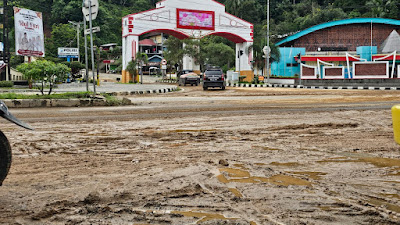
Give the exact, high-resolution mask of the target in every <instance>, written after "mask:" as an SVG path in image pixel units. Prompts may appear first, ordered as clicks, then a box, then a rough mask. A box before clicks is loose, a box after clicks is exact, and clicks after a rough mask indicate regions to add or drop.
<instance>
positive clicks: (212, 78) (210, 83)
mask: <svg viewBox="0 0 400 225" xmlns="http://www.w3.org/2000/svg"><path fill="white" fill-rule="evenodd" d="M209 87H219V88H221V89H222V90H225V75H224V73H223V72H222V70H221V69H219V68H213V69H207V70H206V72H204V75H203V90H207V89H208V88H209Z"/></svg>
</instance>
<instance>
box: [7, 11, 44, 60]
mask: <svg viewBox="0 0 400 225" xmlns="http://www.w3.org/2000/svg"><path fill="white" fill-rule="evenodd" d="M14 21H15V53H16V54H17V55H23V56H35V57H44V35H43V19H42V13H41V12H35V11H32V10H29V9H22V8H18V7H14Z"/></svg>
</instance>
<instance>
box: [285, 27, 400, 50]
mask: <svg viewBox="0 0 400 225" xmlns="http://www.w3.org/2000/svg"><path fill="white" fill-rule="evenodd" d="M393 30H397V32H399V33H400V27H399V26H394V25H387V24H376V23H374V24H372V40H373V41H372V46H377V47H378V49H379V48H380V46H381V44H382V43H383V41H384V40H385V39H386V38H387V37H388V36H389V34H390V33H391V32H392V31H393ZM370 45H371V24H368V23H365V24H349V25H340V26H334V27H329V28H325V29H322V30H317V31H315V32H312V33H310V34H307V35H305V36H302V37H300V38H298V39H296V40H294V41H291V42H287V43H284V44H282V45H281V47H290V46H293V47H305V48H306V51H307V52H314V51H318V50H319V48H320V50H322V51H324V50H325V51H335V49H336V50H338V49H341V51H356V48H357V47H358V46H370ZM327 49H331V50H327Z"/></svg>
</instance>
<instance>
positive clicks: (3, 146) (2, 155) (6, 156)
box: [0, 131, 11, 186]
mask: <svg viewBox="0 0 400 225" xmlns="http://www.w3.org/2000/svg"><path fill="white" fill-rule="evenodd" d="M10 166H11V146H10V142H8V139H7V137H6V136H5V135H4V134H3V132H1V131H0V186H1V185H2V184H3V181H4V179H6V176H7V174H8V171H9V170H10Z"/></svg>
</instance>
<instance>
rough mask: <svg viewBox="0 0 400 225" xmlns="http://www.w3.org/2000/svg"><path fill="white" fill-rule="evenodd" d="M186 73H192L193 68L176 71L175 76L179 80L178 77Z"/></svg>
mask: <svg viewBox="0 0 400 225" xmlns="http://www.w3.org/2000/svg"><path fill="white" fill-rule="evenodd" d="M187 73H193V70H181V71H178V73H177V74H176V76H177V78H178V80H179V77H181V76H182V75H183V74H187Z"/></svg>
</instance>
